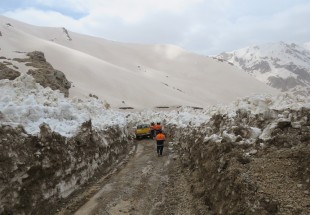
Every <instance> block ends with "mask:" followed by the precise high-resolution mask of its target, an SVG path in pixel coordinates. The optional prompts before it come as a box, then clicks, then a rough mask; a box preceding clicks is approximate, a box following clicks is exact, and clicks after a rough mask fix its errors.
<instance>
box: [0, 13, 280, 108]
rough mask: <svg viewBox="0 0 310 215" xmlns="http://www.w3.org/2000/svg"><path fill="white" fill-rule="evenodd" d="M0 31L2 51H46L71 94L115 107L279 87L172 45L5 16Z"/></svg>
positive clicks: (210, 100)
mask: <svg viewBox="0 0 310 215" xmlns="http://www.w3.org/2000/svg"><path fill="white" fill-rule="evenodd" d="M0 31H1V34H2V36H1V37H0V48H1V50H0V56H4V57H7V58H14V57H19V58H21V57H22V55H24V53H20V52H31V51H34V50H38V51H42V52H44V54H45V57H46V59H47V61H48V62H50V63H51V64H52V65H53V67H54V68H55V69H58V70H61V71H62V72H64V73H65V74H66V76H67V78H68V80H70V81H72V82H73V83H72V84H73V86H74V87H73V88H71V89H70V96H71V97H74V96H78V97H82V96H88V95H89V94H94V95H97V96H98V97H99V98H100V99H101V100H106V101H107V102H108V103H110V104H111V105H112V106H116V107H118V106H132V107H135V108H136V107H139V108H144V107H155V106H179V105H191V106H205V105H209V104H217V103H225V102H231V101H233V100H234V99H236V98H238V97H243V96H247V95H251V94H256V93H276V92H277V91H275V90H273V89H272V88H269V87H266V86H265V85H264V84H262V83H260V82H258V81H257V80H255V79H254V78H252V77H250V76H248V75H247V74H244V73H243V72H242V71H240V70H239V69H237V68H234V67H232V66H231V65H226V64H222V63H220V62H218V61H217V60H214V59H211V58H208V57H205V56H200V55H196V54H192V53H189V52H187V51H185V50H183V49H181V48H178V47H175V46H171V45H141V44H124V43H117V42H113V41H107V40H105V39H102V38H95V37H91V36H86V35H80V34H76V33H73V32H70V31H67V30H66V29H64V28H45V27H37V26H32V25H27V24H25V23H21V22H17V21H15V20H12V19H9V18H6V17H3V16H1V17H0ZM2 61H3V60H2ZM12 63H13V64H14V65H16V66H18V67H19V69H20V70H21V72H24V73H25V72H27V70H28V69H29V68H28V67H26V66H25V65H24V64H22V63H20V64H19V63H17V62H14V61H13V62H12Z"/></svg>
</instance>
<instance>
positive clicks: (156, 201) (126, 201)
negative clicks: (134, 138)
mask: <svg viewBox="0 0 310 215" xmlns="http://www.w3.org/2000/svg"><path fill="white" fill-rule="evenodd" d="M167 145H169V146H168V147H167ZM185 173H186V172H184V171H183V170H182V168H181V165H180V160H179V159H178V156H177V155H176V154H175V153H174V149H173V146H172V143H169V144H168V143H167V144H166V147H165V148H164V153H163V156H162V157H158V156H157V154H156V150H155V142H154V141H153V140H141V141H139V142H138V144H137V148H136V152H135V154H134V155H133V157H132V158H131V159H130V160H129V161H128V163H127V164H126V166H124V167H123V168H122V169H121V170H120V171H114V173H113V174H112V175H109V176H105V177H103V178H101V179H100V180H99V181H98V183H97V184H94V185H93V186H91V187H89V188H88V189H87V190H86V191H85V192H84V193H81V194H80V195H79V196H85V197H86V198H84V199H81V198H75V199H73V200H71V203H70V204H69V205H66V206H65V207H64V208H63V209H62V210H60V211H59V213H58V215H64V214H72V213H74V214H76V215H82V214H103V215H108V214H132V215H134V214H206V211H207V210H206V208H205V206H204V204H203V202H199V201H197V200H195V199H194V198H193V196H192V194H191V189H190V187H191V186H190V185H189V182H188V181H187V180H186V174H185ZM96 189H97V190H98V192H97V193H96V194H95V195H94V196H93V197H91V198H89V199H88V197H87V196H89V195H88V193H94V190H96ZM80 202H84V205H82V206H81V207H80V208H77V206H79V205H81V203H80Z"/></svg>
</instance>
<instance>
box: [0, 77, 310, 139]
mask: <svg viewBox="0 0 310 215" xmlns="http://www.w3.org/2000/svg"><path fill="white" fill-rule="evenodd" d="M0 89H1V94H0V110H1V113H0V123H1V124H4V125H12V126H17V125H23V126H24V128H25V130H26V131H27V132H28V133H30V134H36V133H38V132H39V125H40V124H42V123H46V124H48V125H49V126H50V127H51V129H52V130H53V131H55V132H58V133H60V134H61V135H63V136H66V137H70V136H72V135H74V134H75V133H76V131H77V130H78V128H79V126H80V125H81V124H82V123H83V122H85V121H88V120H92V123H93V127H94V129H96V130H98V131H100V130H105V129H106V128H108V127H110V126H119V127H124V128H125V127H127V126H128V125H136V124H139V123H150V122H161V123H162V124H163V125H167V124H171V125H175V126H177V127H187V126H193V127H195V126H200V125H202V124H205V123H207V122H208V121H209V120H210V118H211V117H212V115H213V114H226V115H227V116H228V117H233V116H235V115H236V111H237V110H239V109H242V110H245V111H251V112H252V113H253V114H256V113H265V112H268V110H269V109H279V110H280V109H287V108H290V109H300V108H302V107H306V108H310V98H308V97H301V96H300V97H299V96H293V95H290V94H288V93H286V94H280V95H278V96H270V95H256V96H253V97H245V98H242V99H238V100H236V101H235V102H233V103H231V104H229V105H213V106H206V107H205V108H204V109H203V110H201V109H193V108H192V107H180V108H177V109H174V110H161V111H159V110H154V109H145V110H142V111H118V110H113V109H106V107H105V103H104V102H103V101H101V100H98V99H95V98H92V97H90V98H88V99H84V100H82V99H78V98H65V97H64V96H63V94H61V93H60V92H58V91H53V90H51V89H50V88H43V87H42V86H40V85H39V84H37V83H35V81H34V80H33V78H32V77H31V76H29V75H26V74H24V75H21V76H20V77H18V78H17V79H15V80H14V81H9V80H0ZM259 133H260V131H258V130H257V129H256V128H253V136H258V135H259ZM263 135H265V134H263ZM229 138H233V137H229Z"/></svg>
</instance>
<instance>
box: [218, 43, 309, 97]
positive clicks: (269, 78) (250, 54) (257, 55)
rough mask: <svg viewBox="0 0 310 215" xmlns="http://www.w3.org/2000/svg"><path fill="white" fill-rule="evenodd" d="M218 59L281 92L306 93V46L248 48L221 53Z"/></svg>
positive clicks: (282, 44) (307, 65) (285, 45)
mask: <svg viewBox="0 0 310 215" xmlns="http://www.w3.org/2000/svg"><path fill="white" fill-rule="evenodd" d="M218 58H221V59H224V60H226V61H229V62H231V63H233V64H235V65H236V66H238V67H239V68H241V69H243V70H244V71H246V72H247V73H249V74H251V75H253V76H254V77H255V78H257V79H258V80H260V81H262V82H264V83H266V84H268V85H270V86H272V87H274V88H277V89H280V90H282V91H288V90H290V91H296V90H299V91H301V90H304V92H307V90H309V87H310V43H306V44H303V45H301V46H299V45H296V44H294V43H292V44H286V43H284V42H280V43H272V44H265V45H260V46H251V47H247V48H243V49H239V50H236V51H233V52H226V53H222V54H221V55H219V56H218Z"/></svg>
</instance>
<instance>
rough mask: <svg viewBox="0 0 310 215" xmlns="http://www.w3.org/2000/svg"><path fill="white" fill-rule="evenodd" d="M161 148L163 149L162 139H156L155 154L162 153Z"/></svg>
mask: <svg viewBox="0 0 310 215" xmlns="http://www.w3.org/2000/svg"><path fill="white" fill-rule="evenodd" d="M163 149H164V141H163V140H157V154H159V155H163Z"/></svg>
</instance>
